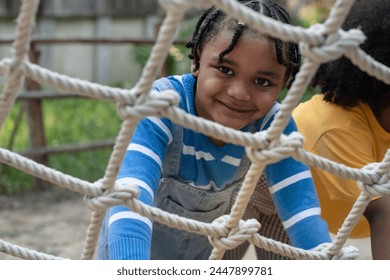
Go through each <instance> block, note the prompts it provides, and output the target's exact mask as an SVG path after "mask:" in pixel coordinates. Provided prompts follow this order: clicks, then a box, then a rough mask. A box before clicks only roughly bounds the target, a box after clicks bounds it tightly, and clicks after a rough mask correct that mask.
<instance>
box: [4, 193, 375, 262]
mask: <svg viewBox="0 0 390 280" xmlns="http://www.w3.org/2000/svg"><path fill="white" fill-rule="evenodd" d="M90 214H91V212H90V210H89V209H88V208H87V207H86V206H85V204H84V202H83V197H82V195H79V194H76V193H72V192H69V191H66V190H57V189H55V190H54V191H53V190H51V191H45V192H42V193H25V194H23V195H18V196H0V239H2V240H4V241H6V242H9V243H12V244H15V245H18V246H20V247H25V248H29V249H33V250H36V251H39V252H44V253H47V254H51V255H55V256H58V257H63V258H67V259H75V260H77V259H80V256H81V253H82V249H83V246H84V241H85V237H86V232H87V229H88V225H89V218H90ZM347 244H351V245H354V246H355V247H357V248H359V250H360V257H359V259H371V253H370V245H369V239H359V240H350V241H348V243H347ZM254 256H255V255H254V249H253V248H250V249H249V250H248V253H247V254H246V256H245V257H244V258H245V259H248V260H249V259H254ZM12 259H18V258H15V257H12V256H9V255H6V254H4V253H1V252H0V260H12Z"/></svg>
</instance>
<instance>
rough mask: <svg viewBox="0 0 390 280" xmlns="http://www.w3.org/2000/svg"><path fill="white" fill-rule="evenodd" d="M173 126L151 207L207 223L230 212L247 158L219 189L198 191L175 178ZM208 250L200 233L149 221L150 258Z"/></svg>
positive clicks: (103, 245) (104, 254)
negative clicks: (231, 178) (150, 238)
mask: <svg viewBox="0 0 390 280" xmlns="http://www.w3.org/2000/svg"><path fill="white" fill-rule="evenodd" d="M173 127H174V137H173V142H172V143H171V145H169V147H168V150H167V154H166V156H165V161H164V166H163V174H162V179H161V180H160V185H159V188H158V190H157V194H156V195H155V200H154V206H156V207H158V208H160V209H162V210H165V211H167V212H169V213H173V214H177V215H179V216H182V217H186V218H190V219H195V220H198V221H202V222H207V223H211V222H212V221H214V220H215V219H217V218H218V217H220V216H222V215H225V214H228V213H229V212H230V208H231V207H232V205H233V203H234V199H235V197H236V194H237V192H238V190H239V188H240V186H241V185H242V182H243V179H244V177H245V174H246V173H247V171H248V169H249V165H250V161H249V159H248V158H247V157H246V155H244V157H243V158H242V160H241V163H240V165H239V167H238V169H237V171H236V174H235V176H234V179H233V181H232V183H230V184H229V185H228V186H226V187H225V188H224V189H223V190H202V189H199V188H195V187H193V186H190V185H188V184H186V183H185V182H182V181H180V180H179V179H178V172H179V167H180V156H181V151H182V145H183V141H182V139H183V128H182V127H181V126H179V125H174V126H173ZM250 131H251V132H254V131H255V125H254V124H253V125H251V127H250ZM265 188H266V186H265ZM267 192H268V191H267ZM108 212H109V211H106V215H105V217H104V219H103V224H102V227H101V231H100V238H99V242H98V249H97V259H109V255H108V230H109V227H108V220H109V214H108ZM211 250H212V246H211V244H210V243H209V241H208V238H207V237H206V236H204V235H198V234H194V233H190V232H187V231H182V230H178V229H176V228H171V227H169V226H166V225H163V224H159V223H157V222H154V223H153V233H152V249H151V259H154V260H169V259H177V260H179V259H208V258H209V256H210V254H211ZM240 257H242V256H241V255H240Z"/></svg>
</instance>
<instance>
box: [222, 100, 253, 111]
mask: <svg viewBox="0 0 390 280" xmlns="http://www.w3.org/2000/svg"><path fill="white" fill-rule="evenodd" d="M218 102H219V103H220V104H222V105H223V106H224V107H226V108H228V109H229V110H232V111H236V112H239V113H249V112H253V110H252V109H242V108H240V107H237V106H234V105H229V104H226V103H223V102H221V101H218Z"/></svg>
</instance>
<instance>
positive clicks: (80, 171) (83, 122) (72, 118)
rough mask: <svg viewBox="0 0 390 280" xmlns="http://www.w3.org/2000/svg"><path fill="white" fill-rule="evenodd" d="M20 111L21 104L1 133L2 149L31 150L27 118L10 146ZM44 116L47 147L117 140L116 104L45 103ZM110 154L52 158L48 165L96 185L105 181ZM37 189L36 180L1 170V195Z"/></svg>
mask: <svg viewBox="0 0 390 280" xmlns="http://www.w3.org/2000/svg"><path fill="white" fill-rule="evenodd" d="M19 108H20V104H19V102H18V103H17V104H16V106H13V108H12V110H11V112H10V115H9V117H8V118H7V121H6V122H5V124H4V127H3V129H2V137H1V138H0V145H1V146H2V147H6V148H12V149H13V150H15V151H25V150H27V149H28V146H29V142H28V128H27V124H26V120H25V118H23V119H22V121H21V123H20V125H19V126H18V130H17V131H16V135H15V136H16V137H15V142H14V144H13V146H12V147H10V145H9V144H10V135H11V134H12V130H13V129H14V126H13V123H14V122H15V118H16V116H17V112H18V110H19ZM43 115H44V126H45V133H46V135H45V136H46V144H47V146H48V147H58V146H60V145H64V144H72V143H83V142H91V141H98V140H103V139H110V138H112V139H113V138H115V137H116V136H117V134H118V132H119V128H120V124H121V120H120V119H119V118H118V116H117V114H116V108H115V104H113V103H108V102H107V101H102V100H94V99H86V98H68V99H57V100H45V101H44V102H43ZM110 153H111V149H108V148H107V149H96V150H89V151H83V152H77V153H64V154H53V155H50V156H49V165H50V167H52V168H54V169H56V170H59V171H61V172H63V173H66V174H69V175H72V176H75V177H78V178H81V179H84V180H88V181H95V180H97V179H100V178H102V177H103V175H104V170H105V168H106V165H107V162H108V159H109V156H110ZM34 185H35V178H33V177H32V176H30V175H27V174H24V173H23V172H21V171H19V170H16V169H14V168H12V167H9V166H7V165H3V166H1V170H0V193H6V194H9V193H17V192H20V191H23V190H26V189H29V188H31V187H33V186H34Z"/></svg>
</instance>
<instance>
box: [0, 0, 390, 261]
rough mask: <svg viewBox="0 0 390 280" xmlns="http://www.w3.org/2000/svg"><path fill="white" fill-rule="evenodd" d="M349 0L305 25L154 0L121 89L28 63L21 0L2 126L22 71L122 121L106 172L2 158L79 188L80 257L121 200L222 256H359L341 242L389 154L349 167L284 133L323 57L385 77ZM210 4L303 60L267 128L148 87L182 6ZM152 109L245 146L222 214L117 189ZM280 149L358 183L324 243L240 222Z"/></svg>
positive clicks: (384, 171) (33, 4) (87, 254)
mask: <svg viewBox="0 0 390 280" xmlns="http://www.w3.org/2000/svg"><path fill="white" fill-rule="evenodd" d="M353 2H354V1H353V0H339V1H336V2H335V4H334V5H333V7H332V9H331V11H330V14H329V17H328V18H327V20H326V21H325V22H324V23H323V24H316V25H313V26H311V27H309V28H307V29H305V28H302V27H297V26H290V25H285V24H282V23H280V22H276V21H274V20H272V19H270V18H268V17H264V16H261V15H259V14H256V13H254V12H253V11H252V10H250V9H248V8H246V7H244V6H242V5H241V4H240V3H239V2H237V1H234V0H198V1H191V0H159V3H160V5H161V6H162V8H163V9H164V10H165V11H166V16H165V18H164V21H163V24H162V26H161V29H160V32H159V34H158V37H157V40H156V43H155V44H154V46H153V49H152V52H151V54H150V56H149V59H148V61H147V63H146V65H145V66H144V68H143V72H142V75H141V77H140V79H139V81H138V82H137V83H136V85H135V86H134V87H133V88H131V89H122V88H113V87H108V86H104V85H100V84H96V83H92V82H89V81H85V80H80V79H77V78H72V77H69V76H65V75H62V74H59V73H56V72H53V71H50V70H48V69H45V68H42V67H40V66H38V65H35V64H32V63H30V62H29V61H28V59H27V53H28V51H29V49H28V48H29V45H30V40H31V34H32V30H33V27H34V24H35V16H36V11H37V7H38V4H39V0H29V1H23V2H22V5H21V9H20V13H19V15H18V19H17V26H16V35H15V40H14V42H13V46H12V48H13V55H12V57H10V58H4V59H2V60H0V75H2V76H5V77H6V80H5V85H4V90H3V93H2V94H1V95H0V125H1V126H2V125H3V124H4V121H5V119H6V118H7V116H8V113H9V111H10V108H11V107H12V105H13V104H14V103H15V100H16V98H17V96H18V92H19V90H20V88H21V87H22V85H23V83H24V79H25V78H26V77H29V78H31V79H33V80H35V81H37V82H38V83H40V84H45V85H49V86H51V87H53V88H57V89H59V90H61V91H64V92H69V93H72V94H78V95H82V96H87V97H91V98H99V99H105V100H109V101H112V102H115V103H116V104H118V114H119V116H120V117H121V119H122V120H123V123H122V126H121V129H120V131H119V134H118V136H117V139H116V143H115V145H114V149H113V152H112V154H111V156H110V159H109V161H108V164H107V168H106V170H105V174H104V177H103V178H102V179H100V180H98V181H97V182H88V181H84V180H81V179H79V178H75V177H72V176H70V175H68V174H64V173H62V172H59V171H57V170H53V169H51V168H50V167H47V166H44V165H41V164H39V163H37V162H35V161H33V160H31V159H28V158H26V157H23V156H21V155H19V154H17V153H14V152H11V151H9V150H7V149H3V148H0V162H2V163H4V164H8V165H10V166H12V167H14V168H17V169H19V170H21V171H23V172H26V173H28V174H31V175H33V176H35V177H37V178H40V179H44V180H46V181H49V182H50V183H52V184H54V185H56V186H59V187H62V188H65V189H67V190H70V191H74V192H77V193H80V194H82V195H84V202H85V204H86V206H87V207H89V208H90V209H91V218H90V224H89V226H88V229H87V234H86V239H85V243H84V248H83V251H82V253H81V259H92V258H93V256H94V250H95V247H96V243H97V240H98V236H99V230H100V226H101V223H102V219H103V216H104V213H105V211H106V209H107V208H109V207H111V206H113V205H119V204H123V205H126V206H128V207H129V208H130V209H132V210H133V211H135V212H137V213H139V214H141V215H143V216H145V217H147V218H149V219H152V220H154V221H155V222H158V223H162V224H165V225H167V226H170V227H175V228H178V229H181V230H186V231H189V232H192V233H196V234H201V235H205V236H208V238H209V241H210V243H211V245H212V246H213V251H212V253H211V255H210V259H221V258H222V256H223V254H224V252H225V251H226V250H229V249H233V248H235V247H237V246H238V245H240V244H242V243H243V242H245V241H249V242H250V243H252V244H253V245H255V246H257V247H259V248H264V249H266V250H269V251H272V252H275V253H279V254H282V255H284V256H288V257H290V258H294V259H322V260H324V259H355V258H357V256H358V252H357V249H356V248H354V247H344V244H345V242H346V241H347V239H348V237H349V234H350V232H351V231H352V229H353V227H354V226H355V225H356V223H357V221H358V219H359V218H360V217H361V215H362V213H363V212H364V210H365V208H366V207H367V205H368V203H369V202H370V200H371V198H372V197H373V196H384V195H388V194H389V192H390V184H389V182H390V179H389V177H390V152H388V153H387V154H386V155H385V157H384V158H383V161H382V162H379V163H370V164H368V165H367V166H366V167H363V168H361V169H356V168H350V167H348V166H344V165H341V164H338V163H336V162H332V161H330V160H328V159H325V158H321V157H319V156H315V155H313V154H310V153H308V152H307V151H305V150H304V149H303V148H302V142H303V141H302V136H301V135H300V134H299V133H293V134H291V135H284V134H283V131H284V128H285V127H286V125H287V123H288V120H289V117H290V115H291V112H292V110H293V109H294V107H295V106H296V105H297V104H298V103H299V101H300V100H301V98H302V95H303V93H304V92H305V90H306V88H307V87H308V85H309V82H310V81H311V80H312V77H313V75H314V74H315V73H316V71H317V69H318V67H319V66H320V64H322V63H325V62H328V61H331V60H334V59H337V58H339V57H341V56H342V55H344V56H346V57H347V58H349V59H350V60H351V61H352V62H353V63H354V64H355V65H357V66H358V67H359V68H360V69H362V70H363V71H366V72H367V73H369V74H370V75H372V76H374V77H376V78H377V79H379V80H382V81H383V82H385V83H388V84H390V69H389V68H387V67H386V66H384V65H382V64H381V63H379V62H377V61H375V60H374V59H372V58H371V57H370V56H368V55H367V54H365V53H364V52H363V51H362V50H361V49H360V48H359V45H360V44H361V43H362V42H363V41H364V40H365V36H364V34H363V33H362V32H361V31H359V30H356V29H353V30H350V31H348V32H346V31H343V30H341V28H340V26H341V25H342V23H343V21H344V20H345V18H346V16H347V15H348V13H349V10H350V8H351V6H352V4H353ZM212 5H214V6H216V7H218V8H219V9H221V10H223V11H224V12H226V13H227V14H230V15H231V16H233V17H235V18H239V19H241V20H242V21H244V22H245V23H246V24H247V25H249V26H251V27H253V28H255V29H258V30H261V32H263V33H267V34H270V35H271V34H272V36H273V37H277V38H280V39H282V40H286V41H292V42H296V43H299V44H300V49H301V52H302V55H303V57H304V61H303V64H302V66H301V68H300V71H299V73H298V75H297V76H296V79H295V81H294V83H293V84H292V86H291V88H290V89H289V91H288V93H287V96H286V98H285V99H284V100H283V102H282V106H281V109H280V111H279V112H278V113H277V115H276V117H275V120H274V121H273V122H272V124H271V126H270V128H269V129H267V130H266V131H262V132H258V133H255V134H251V133H243V132H240V131H237V130H234V129H231V128H227V127H224V126H222V125H219V124H217V123H214V122H210V121H206V120H203V119H200V118H198V117H196V116H193V115H189V114H187V113H184V112H183V111H182V110H180V109H179V108H178V107H177V106H176V105H177V104H178V101H179V100H178V94H177V93H176V92H174V91H172V90H167V91H164V92H161V94H158V95H153V94H151V87H152V83H153V82H154V80H155V79H156V77H157V75H158V73H159V71H160V69H161V67H162V65H163V63H164V61H165V58H166V56H167V53H168V51H169V48H170V46H171V45H172V43H173V41H174V39H175V35H176V34H177V29H178V28H179V26H180V23H181V21H182V20H183V18H184V15H185V13H186V11H188V10H189V9H192V8H196V9H206V8H209V7H211V6H212ZM152 115H153V116H158V117H166V118H169V119H170V120H172V121H173V122H175V123H176V124H179V125H181V126H184V127H187V128H189V129H192V130H195V131H198V132H200V133H203V134H205V135H207V136H212V137H214V138H218V139H223V140H224V141H225V142H229V143H233V144H236V145H242V146H244V147H246V153H247V155H248V157H249V158H250V160H251V162H252V164H251V167H250V169H249V170H248V172H247V174H246V176H245V179H244V182H243V185H242V187H241V189H240V191H239V193H238V195H237V198H236V200H235V202H234V205H233V207H232V210H231V212H230V214H229V215H226V216H222V217H220V218H219V219H217V220H215V221H214V222H212V223H203V222H199V221H196V220H191V219H187V218H183V217H179V216H177V215H173V214H170V213H168V212H164V211H162V210H161V209H158V208H155V207H151V206H148V205H145V204H144V203H142V202H141V201H139V200H138V199H137V196H138V194H139V190H138V188H137V186H126V188H123V187H121V186H119V185H118V184H116V183H115V179H116V175H117V170H118V169H119V166H120V165H121V162H122V160H123V157H124V155H125V152H126V149H127V146H128V143H129V141H130V140H131V137H132V133H133V131H134V129H135V127H136V125H137V123H138V121H139V120H141V119H143V118H144V117H147V116H152ZM287 157H294V158H295V159H296V160H299V161H301V162H303V163H305V164H307V165H310V166H315V167H317V168H320V169H323V170H326V171H328V172H331V173H334V174H336V175H338V176H341V177H345V178H349V179H353V180H356V181H358V182H359V185H360V187H361V190H362V191H361V194H360V196H359V198H358V199H357V200H356V202H355V204H354V206H353V207H352V209H351V211H350V213H349V215H348V216H347V217H346V219H345V221H344V223H343V224H342V226H341V228H340V229H339V232H338V233H337V235H336V236H335V238H334V240H333V241H332V243H329V244H322V245H321V246H319V247H318V248H317V249H316V250H310V251H308V250H303V249H299V248H295V247H293V246H290V245H287V244H284V243H281V242H278V241H275V240H272V239H269V238H265V237H263V236H261V235H259V234H258V229H259V227H260V224H259V223H258V221H256V220H254V219H251V220H246V221H244V220H242V217H243V215H244V212H245V209H246V206H247V205H248V202H249V200H250V198H251V196H252V194H253V191H254V189H255V187H256V182H257V181H258V180H259V176H260V175H261V174H262V173H263V170H264V168H265V167H266V165H268V164H271V163H275V162H277V161H280V160H282V159H284V158H287ZM0 251H2V252H4V253H6V254H9V255H12V256H14V257H18V258H22V259H41V260H42V259H45V260H46V259H63V258H61V257H57V256H52V255H49V254H45V253H42V252H37V251H35V250H31V249H28V248H22V247H20V246H17V245H14V244H11V243H8V242H6V241H4V240H0Z"/></svg>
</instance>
